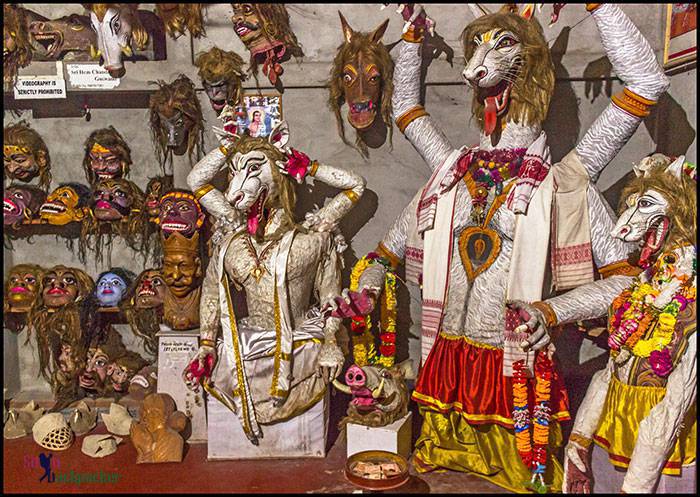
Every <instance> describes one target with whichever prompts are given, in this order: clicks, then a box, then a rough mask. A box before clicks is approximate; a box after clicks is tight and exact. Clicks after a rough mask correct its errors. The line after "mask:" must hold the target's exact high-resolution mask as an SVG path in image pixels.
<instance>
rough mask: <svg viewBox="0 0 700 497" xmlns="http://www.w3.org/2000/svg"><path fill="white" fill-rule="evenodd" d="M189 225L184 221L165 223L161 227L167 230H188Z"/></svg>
mask: <svg viewBox="0 0 700 497" xmlns="http://www.w3.org/2000/svg"><path fill="white" fill-rule="evenodd" d="M188 227H189V226H188V225H186V224H183V223H164V224H162V225H161V228H162V229H163V230H165V231H187V228H188Z"/></svg>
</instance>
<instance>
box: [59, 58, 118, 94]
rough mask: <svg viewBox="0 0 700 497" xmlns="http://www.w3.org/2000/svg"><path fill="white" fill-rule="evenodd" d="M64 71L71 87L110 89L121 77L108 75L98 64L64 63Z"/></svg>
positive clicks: (114, 86) (115, 85) (116, 84)
mask: <svg viewBox="0 0 700 497" xmlns="http://www.w3.org/2000/svg"><path fill="white" fill-rule="evenodd" d="M66 71H67V72H68V81H69V82H70V84H71V87H73V88H80V89H85V90H111V89H112V88H116V87H117V86H119V83H120V82H121V79H119V78H113V77H112V76H110V75H109V73H108V72H107V70H106V69H105V68H104V67H102V66H101V65H99V64H66Z"/></svg>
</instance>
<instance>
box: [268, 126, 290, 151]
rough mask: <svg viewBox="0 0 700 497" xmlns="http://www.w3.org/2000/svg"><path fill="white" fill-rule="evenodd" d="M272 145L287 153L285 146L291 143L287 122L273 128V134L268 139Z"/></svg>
mask: <svg viewBox="0 0 700 497" xmlns="http://www.w3.org/2000/svg"><path fill="white" fill-rule="evenodd" d="M268 141H269V142H270V145H272V146H273V147H275V148H276V149H277V150H279V151H281V152H283V153H285V152H286V151H285V146H286V145H287V142H288V141H289V125H288V124H287V121H282V122H280V123H279V124H278V125H277V126H275V127H274V128H272V132H271V133H270V136H269V138H268Z"/></svg>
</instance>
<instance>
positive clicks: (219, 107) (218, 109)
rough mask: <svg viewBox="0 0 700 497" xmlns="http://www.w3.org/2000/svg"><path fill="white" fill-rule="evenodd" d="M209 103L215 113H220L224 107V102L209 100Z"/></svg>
mask: <svg viewBox="0 0 700 497" xmlns="http://www.w3.org/2000/svg"><path fill="white" fill-rule="evenodd" d="M209 101H210V102H211V107H212V109H214V110H215V111H216V112H221V110H223V108H224V107H226V100H225V99H224V100H211V99H210V100H209Z"/></svg>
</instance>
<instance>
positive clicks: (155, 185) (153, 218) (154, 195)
mask: <svg viewBox="0 0 700 497" xmlns="http://www.w3.org/2000/svg"><path fill="white" fill-rule="evenodd" d="M172 189H173V177H172V176H156V177H154V178H151V179H149V180H148V184H147V185H146V212H147V213H148V220H149V221H150V222H152V223H154V222H157V219H158V213H159V212H160V199H161V197H162V196H163V195H165V194H166V193H168V192H169V191H171V190H172Z"/></svg>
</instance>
